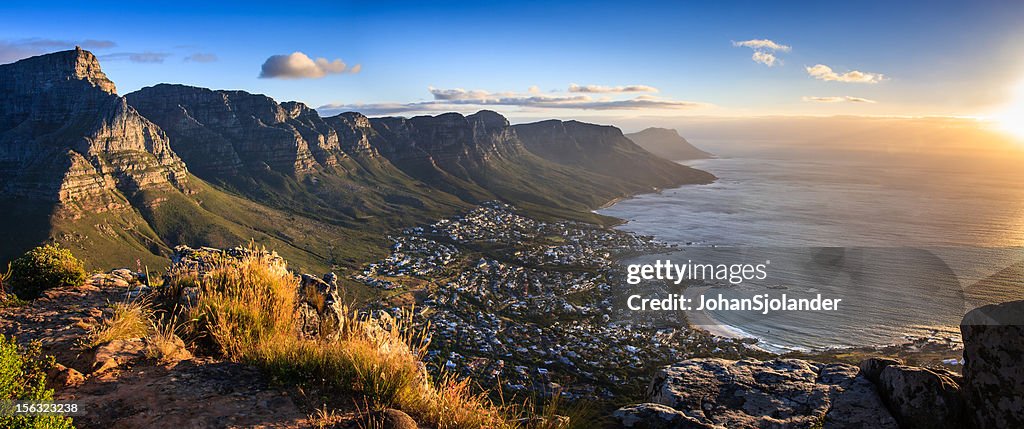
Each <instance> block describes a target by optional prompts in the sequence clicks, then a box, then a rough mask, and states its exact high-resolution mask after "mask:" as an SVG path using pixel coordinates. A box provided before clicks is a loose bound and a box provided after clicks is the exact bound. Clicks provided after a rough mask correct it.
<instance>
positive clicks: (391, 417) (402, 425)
mask: <svg viewBox="0 0 1024 429" xmlns="http://www.w3.org/2000/svg"><path fill="white" fill-rule="evenodd" d="M375 414H376V415H375V416H374V417H373V419H374V420H375V421H377V422H378V426H373V427H379V428H380V429H419V425H418V424H416V420H413V419H412V417H409V415H408V414H406V413H405V412H403V411H401V410H396V409H394V408H388V409H385V410H382V411H379V412H377V413H375Z"/></svg>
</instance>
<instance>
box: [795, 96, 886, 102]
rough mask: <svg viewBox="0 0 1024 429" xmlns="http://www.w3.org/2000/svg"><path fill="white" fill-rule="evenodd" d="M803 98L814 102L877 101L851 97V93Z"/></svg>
mask: <svg viewBox="0 0 1024 429" xmlns="http://www.w3.org/2000/svg"><path fill="white" fill-rule="evenodd" d="M802 100H804V101H809V102H814V103H844V102H845V103H876V101H875V100H869V99H867V98H861V97H851V96H849V95H844V96H830V97H811V96H806V97H803V98H802Z"/></svg>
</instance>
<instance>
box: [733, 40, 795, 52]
mask: <svg viewBox="0 0 1024 429" xmlns="http://www.w3.org/2000/svg"><path fill="white" fill-rule="evenodd" d="M732 45H733V46H736V47H740V46H742V47H745V48H750V49H753V50H760V51H779V52H789V51H790V50H791V49H792V48H791V47H789V46H786V45H783V44H781V43H776V42H773V41H771V40H768V39H752V40H744V41H742V42H735V41H734V42H732Z"/></svg>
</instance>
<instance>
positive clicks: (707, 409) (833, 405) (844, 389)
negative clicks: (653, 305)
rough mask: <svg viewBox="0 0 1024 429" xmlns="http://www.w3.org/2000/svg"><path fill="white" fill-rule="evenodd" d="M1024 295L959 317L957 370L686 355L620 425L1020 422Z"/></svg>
mask: <svg viewBox="0 0 1024 429" xmlns="http://www.w3.org/2000/svg"><path fill="white" fill-rule="evenodd" d="M1021 318H1024V301H1017V302H1011V303H1004V304H999V305H991V306H985V307H980V308H978V309H975V310H973V311H971V312H970V313H968V314H967V316H966V317H965V318H964V321H963V322H962V326H961V331H962V332H963V338H964V360H965V366H964V373H963V376H961V375H959V374H955V373H951V372H949V371H946V370H942V369H932V368H921V367H913V366H906V365H903V363H902V362H900V361H899V360H895V359H884V358H872V359H868V360H865V361H864V362H862V363H861V364H860V366H859V367H857V366H853V365H847V364H823V363H817V362H810V361H805V360H798V359H776V360H770V361H758V360H739V361H732V360H724V359H690V360H686V361H683V362H679V363H677V364H674V365H669V366H666V367H664V368H661V369H660V370H659V371H658V372H657V374H656V375H655V377H654V379H653V380H652V382H651V385H650V387H649V389H648V392H647V397H648V401H649V402H648V403H643V404H636V405H630V406H626V407H622V408H620V409H619V410H617V411H616V412H615V413H614V417H615V419H616V420H617V421H618V423H619V424H620V425H621V426H622V427H627V428H647V429H653V428H867V427H870V428H965V427H977V428H1019V427H1024V362H1022V356H1024V335H1022V334H1024V329H1022V326H1021V325H1022V323H1021V320H1019V319H1021Z"/></svg>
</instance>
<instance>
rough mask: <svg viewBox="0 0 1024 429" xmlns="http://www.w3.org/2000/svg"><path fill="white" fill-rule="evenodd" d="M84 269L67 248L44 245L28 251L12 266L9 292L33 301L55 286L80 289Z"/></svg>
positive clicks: (83, 278) (83, 280)
mask: <svg viewBox="0 0 1024 429" xmlns="http://www.w3.org/2000/svg"><path fill="white" fill-rule="evenodd" d="M85 277H86V274H85V266H84V265H82V261H79V260H78V258H75V256H74V255H72V254H71V251H70V250H68V249H62V248H60V246H59V245H57V244H47V245H44V246H39V247H36V248H35V249H32V250H29V251H28V253H25V254H24V255H22V257H20V258H18V259H16V260H15V261H14V263H13V264H11V280H10V283H11V290H12V291H13V292H14V294H15V295H17V296H18V297H19V298H23V299H33V298H36V297H38V296H39V295H40V294H42V293H43V291H44V290H47V289H50V288H54V287H68V286H81V285H82V284H83V283H85Z"/></svg>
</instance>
